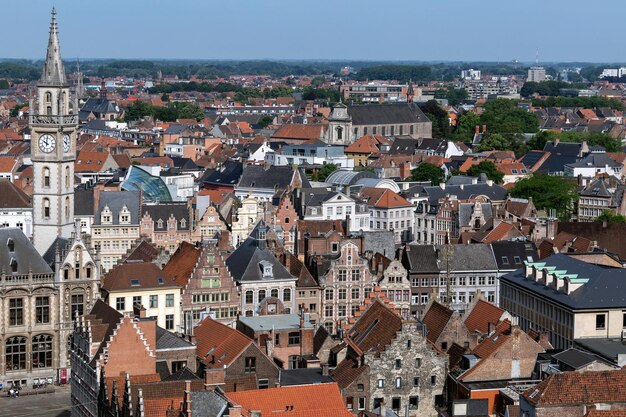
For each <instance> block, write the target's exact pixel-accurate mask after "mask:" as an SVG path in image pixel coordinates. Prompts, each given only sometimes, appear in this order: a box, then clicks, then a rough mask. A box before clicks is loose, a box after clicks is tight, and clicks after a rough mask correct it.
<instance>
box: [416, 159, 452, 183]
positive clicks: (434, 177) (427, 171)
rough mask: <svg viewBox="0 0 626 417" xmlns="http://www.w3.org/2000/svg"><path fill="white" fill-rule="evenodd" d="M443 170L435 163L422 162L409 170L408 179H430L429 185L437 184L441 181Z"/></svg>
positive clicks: (443, 175)
mask: <svg viewBox="0 0 626 417" xmlns="http://www.w3.org/2000/svg"><path fill="white" fill-rule="evenodd" d="M444 177H445V172H444V171H443V169H441V168H439V167H438V166H437V165H434V164H431V163H428V162H424V163H421V164H419V165H418V166H417V168H415V169H413V170H412V171H411V176H410V177H409V180H410V181H430V184H431V185H438V184H440V183H442V182H443V180H444Z"/></svg>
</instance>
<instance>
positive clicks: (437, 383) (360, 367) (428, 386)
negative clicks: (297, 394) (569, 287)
mask: <svg viewBox="0 0 626 417" xmlns="http://www.w3.org/2000/svg"><path fill="white" fill-rule="evenodd" d="M355 320H356V321H355V322H354V324H352V326H350V327H348V328H346V333H345V337H344V343H343V344H342V345H340V346H339V347H338V348H337V349H334V350H333V352H334V353H333V355H334V357H335V358H339V359H340V360H339V363H338V364H337V366H336V368H335V369H334V370H333V371H332V372H331V375H332V376H333V378H334V379H335V380H336V381H337V383H338V385H339V388H340V389H341V393H342V395H343V397H344V401H345V403H346V406H347V407H348V409H349V410H351V411H352V412H353V413H355V414H357V413H359V414H360V413H361V412H368V411H371V410H375V409H377V408H382V407H386V408H388V409H390V410H393V411H394V412H395V413H397V414H398V415H399V414H404V413H406V414H404V415H408V416H436V415H437V410H436V408H435V404H437V403H438V404H441V402H442V397H441V394H442V392H443V386H444V378H443V377H442V375H443V373H444V372H445V369H446V367H447V362H448V361H447V358H446V357H445V355H444V354H442V353H441V352H439V351H438V350H437V349H436V348H435V347H434V346H433V345H432V344H431V343H430V342H428V341H427V340H426V338H425V337H424V336H423V332H422V328H421V326H420V325H419V324H417V323H416V322H413V321H403V320H402V319H401V318H400V317H399V316H398V315H397V314H396V313H395V312H394V311H393V310H391V309H390V308H389V307H388V306H386V305H385V304H384V303H383V302H382V301H380V300H379V299H378V298H374V299H373V300H372V301H371V302H370V303H369V305H364V306H362V307H361V309H360V310H359V312H358V314H357V316H356V319H355Z"/></svg>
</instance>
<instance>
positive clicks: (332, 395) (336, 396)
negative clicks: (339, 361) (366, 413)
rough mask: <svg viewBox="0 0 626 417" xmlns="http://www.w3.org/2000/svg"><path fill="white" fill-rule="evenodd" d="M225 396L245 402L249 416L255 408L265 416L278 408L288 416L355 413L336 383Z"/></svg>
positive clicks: (338, 416)
mask: <svg viewBox="0 0 626 417" xmlns="http://www.w3.org/2000/svg"><path fill="white" fill-rule="evenodd" d="M225 396H226V397H227V398H228V399H229V400H230V401H232V402H234V403H236V404H238V405H241V406H242V415H244V416H249V415H250V411H252V410H255V411H260V412H261V415H262V416H271V415H273V414H276V413H277V412H279V413H280V414H281V415H284V416H285V417H308V416H317V417H351V416H353V414H352V413H350V412H349V411H348V410H347V409H346V406H345V405H344V403H343V398H342V396H341V392H340V391H339V387H338V385H337V384H336V383H328V384H315V385H296V386H289V387H280V388H269V389H263V390H248V391H239V392H227V393H225ZM321 399H323V401H320V400H321Z"/></svg>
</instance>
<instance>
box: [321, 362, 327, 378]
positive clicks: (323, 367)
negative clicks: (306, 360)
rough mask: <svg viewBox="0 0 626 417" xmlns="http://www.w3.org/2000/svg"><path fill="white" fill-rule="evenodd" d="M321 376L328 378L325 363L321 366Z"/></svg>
mask: <svg viewBox="0 0 626 417" xmlns="http://www.w3.org/2000/svg"><path fill="white" fill-rule="evenodd" d="M322 375H323V376H328V364H327V363H323V364H322Z"/></svg>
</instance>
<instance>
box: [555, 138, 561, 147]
mask: <svg viewBox="0 0 626 417" xmlns="http://www.w3.org/2000/svg"><path fill="white" fill-rule="evenodd" d="M559 142H561V139H559V138H556V139H554V146H556V145H558V144H559Z"/></svg>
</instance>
